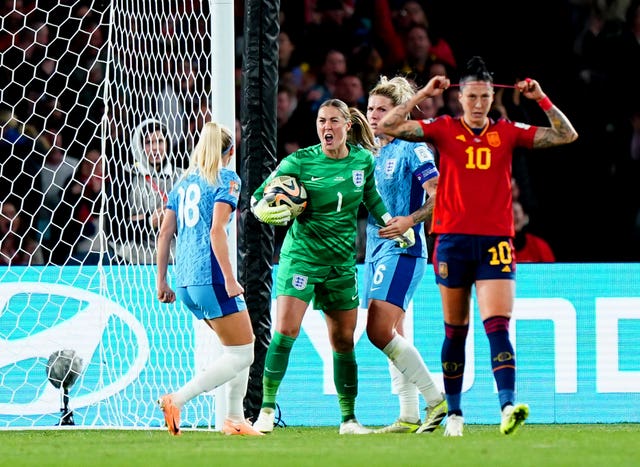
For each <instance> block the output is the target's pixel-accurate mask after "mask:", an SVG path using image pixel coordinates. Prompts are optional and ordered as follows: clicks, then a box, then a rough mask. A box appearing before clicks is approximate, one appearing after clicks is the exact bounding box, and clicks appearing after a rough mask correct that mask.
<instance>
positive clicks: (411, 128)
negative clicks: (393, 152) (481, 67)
mask: <svg viewBox="0 0 640 467" xmlns="http://www.w3.org/2000/svg"><path fill="white" fill-rule="evenodd" d="M448 87H449V79H448V78H445V77H444V76H434V77H433V78H431V80H430V81H429V82H428V83H427V84H426V86H424V87H423V88H422V89H419V90H418V91H417V92H416V93H415V94H414V96H413V97H412V98H411V99H409V101H408V102H406V103H404V104H400V105H397V106H396V107H394V108H393V109H392V110H391V111H390V112H388V113H387V115H386V116H385V117H384V118H383V119H382V120H381V121H380V124H379V127H380V128H381V129H382V132H383V133H384V134H386V135H389V136H394V137H396V138H400V139H404V140H407V141H422V137H423V136H424V134H423V132H422V127H421V126H420V124H419V123H418V122H417V121H416V120H407V116H408V115H409V113H410V112H411V109H413V108H414V107H415V106H416V105H418V103H419V102H422V101H423V100H424V99H426V98H428V97H435V96H439V95H440V94H442V92H443V91H444V90H445V89H447V88H448Z"/></svg>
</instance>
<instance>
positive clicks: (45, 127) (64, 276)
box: [0, 0, 237, 429]
mask: <svg viewBox="0 0 640 467" xmlns="http://www.w3.org/2000/svg"><path fill="white" fill-rule="evenodd" d="M32 3H33V8H32V9H30V10H28V11H24V10H23V9H16V6H15V5H16V4H17V2H14V6H13V8H11V7H9V8H7V7H5V10H6V11H2V23H1V24H0V26H1V27H2V36H3V37H4V38H5V39H4V40H3V41H1V42H0V52H1V54H0V57H1V58H0V129H1V139H0V149H1V151H0V207H1V208H2V210H1V213H0V428H21V429H23V428H42V427H51V426H55V425H74V426H78V427H83V428H86V427H98V428H100V427H123V428H153V427H161V426H163V425H164V420H163V417H162V413H161V411H160V410H159V409H158V407H157V406H156V404H155V401H156V399H157V397H158V396H160V395H162V394H164V393H166V392H170V391H173V390H175V389H177V388H178V387H179V386H181V385H182V384H184V383H185V382H186V381H187V380H188V379H190V378H191V377H192V376H193V374H194V373H195V372H197V371H200V370H201V369H202V368H204V366H206V364H207V362H208V361H209V359H211V358H214V357H215V352H216V351H217V350H218V346H219V343H218V341H217V338H216V337H215V335H214V333H212V332H211V331H210V330H209V329H208V328H204V327H202V326H200V325H199V324H200V323H197V322H196V321H195V320H194V319H192V316H191V313H190V312H189V311H188V310H187V309H186V308H183V307H182V306H181V305H180V304H174V305H164V304H161V303H159V302H158V301H157V299H156V296H155V265H154V262H155V261H154V259H155V237H156V235H157V231H158V226H159V221H160V213H161V209H162V206H163V203H164V201H165V198H166V194H167V193H168V191H169V190H170V188H171V186H172V184H173V182H174V181H175V180H176V179H177V177H179V175H180V173H181V171H182V170H183V169H184V168H185V167H186V165H187V163H188V157H189V154H190V150H191V148H192V147H193V145H194V142H195V140H196V139H197V136H198V132H199V129H200V128H201V126H202V124H203V123H204V122H205V121H208V120H209V119H213V120H215V121H218V122H220V123H222V124H223V125H225V126H227V127H228V128H230V129H231V130H232V131H233V129H234V128H235V121H236V118H235V107H236V89H235V75H234V68H235V65H234V61H235V55H234V53H235V52H234V41H235V38H234V12H233V1H232V0H226V1H223V0H210V1H206V0H205V1H189V2H164V1H160V2H140V1H137V0H112V1H111V2H107V1H104V2H100V1H90V0H88V1H84V2H82V1H78V2H67V1H62V0H58V1H44V0H36V1H35V2H32ZM230 238H231V239H232V240H231V244H230V251H236V249H237V248H236V235H235V226H234V229H233V231H232V233H231V235H230ZM233 259H234V260H235V258H233ZM234 266H235V261H234ZM224 404H225V401H224V387H223V388H219V389H217V390H216V391H215V393H214V394H213V395H212V394H205V395H202V396H199V397H198V398H196V399H194V400H193V401H192V402H190V403H189V404H188V405H187V406H185V408H184V410H183V413H182V420H183V427H185V428H196V427H200V428H218V429H219V428H220V427H221V425H222V420H223V416H224Z"/></svg>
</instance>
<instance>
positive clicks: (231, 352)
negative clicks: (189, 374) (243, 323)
mask: <svg viewBox="0 0 640 467" xmlns="http://www.w3.org/2000/svg"><path fill="white" fill-rule="evenodd" d="M252 363H253V342H252V343H251V344H246V345H233V346H225V345H223V346H222V355H221V356H220V357H219V358H217V359H216V360H215V361H214V362H213V364H212V365H211V366H210V367H209V368H207V369H206V370H204V371H203V372H201V373H200V374H198V375H196V376H195V377H194V378H193V379H191V380H190V381H189V382H187V384H185V385H184V386H182V387H181V388H180V389H178V391H176V392H175V393H174V394H173V401H174V403H175V404H176V405H177V406H178V407H180V408H182V406H183V405H184V404H186V403H187V402H189V401H190V400H191V399H193V398H194V397H196V396H199V395H200V394H202V393H203V392H209V391H211V390H213V389H215V388H217V387H218V386H221V385H222V384H224V383H226V382H227V381H231V380H232V379H233V378H235V377H236V376H237V375H238V373H240V372H241V371H242V370H244V369H246V368H248V367H249V366H251V364H252ZM247 376H248V373H247ZM244 390H245V392H246V386H245V389H244ZM243 397H244V394H243Z"/></svg>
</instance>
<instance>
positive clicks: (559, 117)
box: [516, 79, 578, 148]
mask: <svg viewBox="0 0 640 467" xmlns="http://www.w3.org/2000/svg"><path fill="white" fill-rule="evenodd" d="M516 88H517V89H518V90H519V91H520V92H521V93H522V95H523V96H525V97H526V98H528V99H532V100H535V101H536V102H537V103H538V105H539V106H540V108H541V109H542V110H543V111H544V113H545V114H547V118H548V119H549V123H551V127H539V128H538V130H537V131H536V134H535V136H534V138H533V147H534V148H550V147H553V146H560V145H562V144H568V143H572V142H573V141H575V140H576V139H578V132H577V131H576V130H575V128H574V127H573V125H572V124H571V122H570V121H569V119H568V118H567V117H566V115H565V114H563V113H562V112H561V111H560V109H558V108H557V107H556V106H555V105H553V103H552V102H551V100H550V99H549V98H548V97H547V95H546V94H545V93H544V92H542V88H541V87H540V84H539V83H538V82H537V81H536V80H534V79H526V80H524V81H520V82H518V83H516Z"/></svg>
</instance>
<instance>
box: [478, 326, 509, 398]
mask: <svg viewBox="0 0 640 467" xmlns="http://www.w3.org/2000/svg"><path fill="white" fill-rule="evenodd" d="M483 323H484V329H485V332H486V333H487V338H488V339H489V347H490V348H491V368H492V369H493V377H494V379H495V380H496V386H497V387H498V398H499V399H500V408H504V407H505V406H506V405H510V404H513V400H514V393H515V386H516V356H515V353H514V352H513V346H512V345H511V341H509V318H507V317H505V316H493V317H491V318H488V319H486V320H484V322H483Z"/></svg>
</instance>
